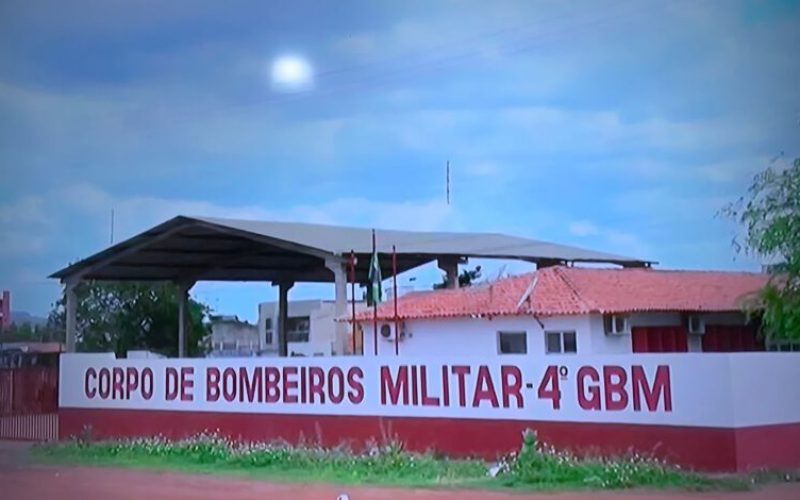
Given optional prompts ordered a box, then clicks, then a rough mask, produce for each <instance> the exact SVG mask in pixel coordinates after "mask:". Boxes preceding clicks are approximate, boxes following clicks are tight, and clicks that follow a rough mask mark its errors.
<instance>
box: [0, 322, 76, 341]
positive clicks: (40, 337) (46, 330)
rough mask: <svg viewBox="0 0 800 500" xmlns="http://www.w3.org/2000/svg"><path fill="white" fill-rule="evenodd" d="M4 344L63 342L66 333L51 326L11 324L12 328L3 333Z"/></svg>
mask: <svg viewBox="0 0 800 500" xmlns="http://www.w3.org/2000/svg"><path fill="white" fill-rule="evenodd" d="M0 338H2V340H3V342H62V341H63V339H64V332H63V331H58V330H57V329H55V328H53V327H51V325H49V324H48V325H31V324H30V323H22V324H20V325H18V324H16V323H11V326H10V327H9V328H8V329H7V330H6V331H4V332H2V337H0Z"/></svg>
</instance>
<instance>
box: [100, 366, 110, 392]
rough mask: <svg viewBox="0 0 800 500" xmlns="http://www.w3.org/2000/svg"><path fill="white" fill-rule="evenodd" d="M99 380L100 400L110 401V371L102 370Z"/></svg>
mask: <svg viewBox="0 0 800 500" xmlns="http://www.w3.org/2000/svg"><path fill="white" fill-rule="evenodd" d="M97 380H98V384H97V385H98V389H99V391H98V392H99V393H100V399H108V395H109V393H110V392H111V372H109V371H108V368H100V373H99V374H98V376H97Z"/></svg>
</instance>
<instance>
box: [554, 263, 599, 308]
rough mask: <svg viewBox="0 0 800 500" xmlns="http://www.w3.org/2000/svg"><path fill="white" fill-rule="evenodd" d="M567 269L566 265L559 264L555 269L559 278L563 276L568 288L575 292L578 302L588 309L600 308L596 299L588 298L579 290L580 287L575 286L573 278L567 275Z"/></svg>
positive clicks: (562, 279)
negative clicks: (595, 301)
mask: <svg viewBox="0 0 800 500" xmlns="http://www.w3.org/2000/svg"><path fill="white" fill-rule="evenodd" d="M567 269H568V268H566V267H564V266H557V267H556V268H555V270H554V273H555V274H556V275H557V276H558V277H559V278H561V281H563V282H564V284H565V285H567V288H569V289H570V291H571V292H572V293H573V294H575V298H576V299H577V300H578V302H579V303H581V304H582V305H583V306H585V307H586V309H588V310H589V311H596V310H598V309H599V308H598V307H597V304H595V303H594V301H591V300H589V299H586V298H584V297H583V295H581V293H580V292H579V291H578V287H577V286H575V283H573V282H572V280H571V279H569V276H567V273H566V272H565V271H566V270H567Z"/></svg>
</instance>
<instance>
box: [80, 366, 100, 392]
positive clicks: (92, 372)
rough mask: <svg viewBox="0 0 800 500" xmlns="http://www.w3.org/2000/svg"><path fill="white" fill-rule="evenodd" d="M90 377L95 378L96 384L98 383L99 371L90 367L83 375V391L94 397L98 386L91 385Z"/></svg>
mask: <svg viewBox="0 0 800 500" xmlns="http://www.w3.org/2000/svg"><path fill="white" fill-rule="evenodd" d="M89 379H94V385H95V386H96V385H97V372H96V371H95V369H94V368H89V369H87V370H86V373H85V374H84V375H83V392H84V394H86V397H87V398H89V399H92V398H93V397H95V395H96V394H97V387H89V383H90V382H89Z"/></svg>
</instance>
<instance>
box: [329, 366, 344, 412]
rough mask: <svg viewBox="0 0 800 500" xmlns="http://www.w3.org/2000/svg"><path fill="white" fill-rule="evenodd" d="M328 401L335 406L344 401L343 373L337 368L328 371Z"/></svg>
mask: <svg viewBox="0 0 800 500" xmlns="http://www.w3.org/2000/svg"><path fill="white" fill-rule="evenodd" d="M328 400H330V402H331V403H334V404H337V405H338V404H339V403H341V402H342V401H343V400H344V373H343V372H342V369H341V368H339V367H338V366H334V367H333V368H331V369H330V370H328Z"/></svg>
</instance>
